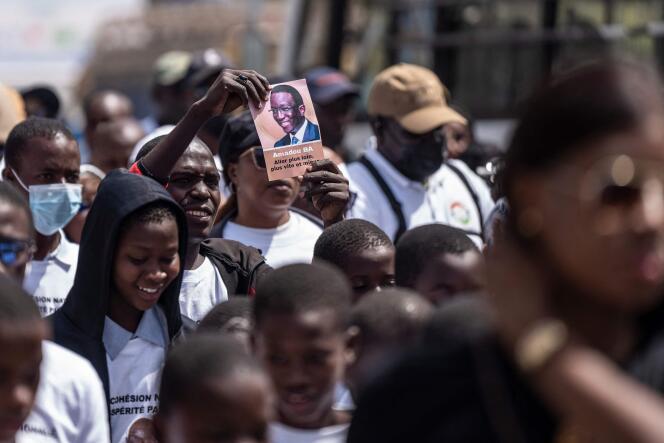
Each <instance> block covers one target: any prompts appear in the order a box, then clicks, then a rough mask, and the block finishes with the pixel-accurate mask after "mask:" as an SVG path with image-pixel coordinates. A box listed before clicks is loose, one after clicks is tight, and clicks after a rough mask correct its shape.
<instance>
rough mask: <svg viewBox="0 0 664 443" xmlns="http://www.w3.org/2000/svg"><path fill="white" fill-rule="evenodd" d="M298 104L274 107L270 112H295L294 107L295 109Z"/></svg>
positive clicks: (274, 113)
mask: <svg viewBox="0 0 664 443" xmlns="http://www.w3.org/2000/svg"><path fill="white" fill-rule="evenodd" d="M296 107H297V106H282V107H280V108H272V109H270V112H271V113H272V115H277V114H279V113H280V112H281V114H282V115H283V114H289V113H291V112H293V109H295V108H296Z"/></svg>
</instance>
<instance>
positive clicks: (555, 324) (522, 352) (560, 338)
mask: <svg viewBox="0 0 664 443" xmlns="http://www.w3.org/2000/svg"><path fill="white" fill-rule="evenodd" d="M568 339H569V332H568V330H567V326H565V324H564V323H563V322H562V321H560V320H557V319H554V318H547V319H543V320H540V321H538V322H537V323H535V324H534V325H533V326H532V327H531V328H530V329H529V330H528V331H527V332H526V333H525V334H524V335H522V336H521V338H519V339H518V340H517V342H516V346H515V348H514V357H515V360H516V363H517V365H518V366H519V368H521V370H522V371H523V372H526V373H529V372H535V371H537V370H538V369H540V368H542V367H543V366H544V365H545V364H547V363H548V362H549V361H550V360H551V359H552V358H553V357H554V356H555V355H556V354H557V353H558V351H560V350H561V349H562V348H563V347H564V346H565V345H566V344H567V342H568Z"/></svg>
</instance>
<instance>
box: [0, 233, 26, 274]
mask: <svg viewBox="0 0 664 443" xmlns="http://www.w3.org/2000/svg"><path fill="white" fill-rule="evenodd" d="M34 251H35V246H34V243H33V242H32V241H30V240H16V239H10V238H0V262H2V264H3V265H5V266H8V267H14V266H19V265H23V264H25V263H27V262H29V261H30V260H31V259H32V254H34Z"/></svg>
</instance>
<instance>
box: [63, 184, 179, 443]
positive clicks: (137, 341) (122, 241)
mask: <svg viewBox="0 0 664 443" xmlns="http://www.w3.org/2000/svg"><path fill="white" fill-rule="evenodd" d="M186 241H187V229H186V220H185V216H184V214H183V212H182V209H181V208H180V207H179V205H178V204H177V203H176V202H175V201H173V199H172V198H171V197H170V195H169V194H168V192H166V190H165V189H164V188H163V186H161V185H160V184H158V183H157V182H155V181H154V180H150V179H148V178H145V177H141V176H139V175H135V174H128V173H125V172H112V173H111V174H109V175H108V176H107V177H106V179H105V180H104V181H103V182H102V184H101V186H100V187H99V191H98V193H97V197H96V199H95V204H94V205H93V206H92V208H91V210H90V213H89V215H88V219H87V221H86V224H85V227H84V229H83V236H82V242H81V249H80V255H79V260H80V262H79V264H80V266H79V268H78V270H77V272H76V277H75V280H74V286H73V287H72V289H71V291H70V293H69V296H68V298H67V300H66V302H65V304H64V305H63V307H62V308H61V309H60V310H59V311H58V312H56V313H55V314H54V315H53V316H52V320H53V326H54V335H55V341H56V342H57V343H59V344H61V345H62V346H65V347H67V348H69V349H71V350H73V351H74V352H77V353H79V354H80V355H82V356H84V357H85V358H87V359H88V360H89V361H90V362H91V363H92V365H93V366H94V368H95V369H96V371H97V373H98V374H99V376H100V378H101V379H102V382H103V384H104V389H105V393H106V397H107V400H108V405H109V413H110V422H111V440H112V441H113V442H119V441H124V438H125V437H126V433H127V430H128V428H129V426H130V425H131V423H132V422H133V421H135V420H136V419H138V418H141V417H150V416H151V415H152V414H154V413H155V412H156V411H157V407H158V389H159V373H160V371H161V367H162V365H163V362H164V358H165V353H166V349H167V348H168V346H169V345H170V343H171V342H172V341H173V339H174V338H175V336H176V335H178V334H180V333H181V332H182V327H183V321H182V318H181V316H180V309H179V306H178V295H179V292H180V283H181V280H182V266H181V264H182V263H183V261H184V256H185V251H186Z"/></svg>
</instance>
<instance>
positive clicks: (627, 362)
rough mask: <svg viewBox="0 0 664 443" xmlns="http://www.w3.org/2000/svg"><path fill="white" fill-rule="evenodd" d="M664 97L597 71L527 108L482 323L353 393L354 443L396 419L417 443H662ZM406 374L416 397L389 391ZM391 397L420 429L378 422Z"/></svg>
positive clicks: (608, 70)
mask: <svg viewBox="0 0 664 443" xmlns="http://www.w3.org/2000/svg"><path fill="white" fill-rule="evenodd" d="M661 94H662V86H661V83H660V81H659V79H658V77H657V76H656V74H654V73H653V72H651V71H650V70H649V69H647V68H645V67H643V66H639V65H635V64H631V63H627V62H602V63H593V64H589V65H586V66H584V67H582V68H579V69H576V70H574V71H572V72H570V73H568V74H567V75H565V76H562V77H560V78H558V79H557V80H556V81H554V82H553V83H550V84H549V86H548V87H546V88H545V89H543V90H542V91H541V92H540V93H538V94H537V95H535V96H534V97H533V98H532V100H531V101H530V102H529V103H528V105H527V106H526V108H525V109H524V113H523V117H522V119H521V120H520V122H519V125H518V127H517V129H516V131H515V134H514V137H513V140H512V143H511V145H510V148H509V150H508V153H507V157H506V170H505V182H504V185H505V192H506V195H507V199H508V201H509V203H510V210H511V212H510V219H509V222H508V229H507V230H506V232H505V235H503V236H502V238H498V239H496V244H494V247H493V248H492V252H491V254H490V255H491V256H490V257H489V265H490V266H489V268H490V275H489V277H490V278H489V281H490V288H491V297H490V299H491V304H492V307H493V314H494V318H492V319H491V320H490V322H488V323H490V324H489V325H488V326H487V328H485V329H483V332H481V333H480V332H478V329H477V328H475V329H473V330H468V331H467V334H466V335H465V336H464V332H463V331H455V334H456V336H457V337H458V339H457V340H456V341H454V340H449V339H448V340H447V342H446V343H444V344H443V345H441V344H440V343H438V345H437V348H436V347H435V346H434V347H430V348H428V349H427V350H426V351H423V352H420V353H419V354H417V355H415V356H411V357H410V359H409V361H408V362H404V363H403V364H402V365H401V366H400V367H397V368H395V369H394V370H392V371H391V372H390V373H389V374H386V375H385V377H384V379H383V380H382V381H379V382H378V383H377V384H376V386H374V389H373V390H372V391H369V390H368V391H367V392H366V396H365V397H364V399H360V402H359V405H358V409H357V411H356V415H355V418H354V424H353V426H351V430H350V433H349V439H348V441H349V442H350V443H356V442H363V441H367V442H368V441H370V440H369V438H373V439H375V441H383V442H390V441H394V442H396V441H399V438H400V437H404V435H405V434H400V429H399V426H400V424H401V425H403V423H408V428H409V429H411V430H412V429H418V426H422V429H421V430H420V431H418V432H419V433H420V434H418V435H417V436H413V435H412V434H411V436H410V437H411V439H412V441H420V442H426V441H447V442H453V441H514V442H547V441H589V440H588V438H590V440H591V441H602V442H603V441H612V442H615V441H662V438H663V436H664V402H663V401H662V399H661V397H660V396H659V395H658V394H657V393H656V392H659V393H661V392H663V391H664V335H663V332H664V316H663V315H662V312H664V311H663V309H662V307H663V306H664V305H663V304H662V296H663V295H664V124H663V122H664V102H663V101H662V96H661ZM476 314H477V315H479V314H478V313H476V312H475V313H473V312H468V310H466V312H465V313H464V312H463V310H457V311H455V312H454V313H452V314H450V316H448V317H447V318H445V316H442V317H441V318H443V319H444V321H449V319H450V318H451V317H454V316H455V315H456V316H459V315H468V316H469V318H470V317H472V316H473V315H476ZM457 320H458V319H457ZM457 324H459V323H457ZM460 324H463V322H461V323H460ZM444 327H445V325H444V324H443V325H442V326H441V328H442V329H444ZM480 329H482V328H480ZM487 331H488V332H487ZM441 348H444V349H442V350H441ZM422 368H424V369H422ZM407 379H410V380H419V383H420V384H421V385H422V386H426V389H424V388H423V390H422V391H421V392H419V391H418V390H417V389H413V387H412V386H410V387H409V388H408V389H406V388H405V387H404V388H403V389H400V388H401V387H402V384H403V383H404V381H403V380H407ZM425 380H426V381H427V382H428V383H425ZM637 380H638V381H637ZM646 386H647V387H646ZM434 390H435V391H437V392H434ZM388 391H389V394H390V395H391V396H392V397H393V398H400V403H401V404H404V405H407V406H406V411H394V412H392V413H393V414H399V413H400V412H401V413H402V414H404V416H406V417H411V416H412V417H423V419H422V421H418V420H419V419H418V418H413V419H412V420H409V419H403V420H401V421H400V423H399V422H397V420H396V417H395V420H390V419H389V417H388V416H386V414H385V410H384V409H381V407H380V404H381V403H382V402H384V401H385V398H381V395H385V392H388ZM402 391H404V392H403V393H404V395H403V396H402V395H401V394H402ZM408 397H410V399H409V398H408ZM409 400H410V401H409ZM414 403H417V404H414ZM391 404H392V405H394V403H391ZM363 405H364V406H365V407H364V409H363ZM372 408H373V410H372ZM435 410H437V411H439V412H437V414H439V415H438V417H439V418H440V419H439V420H437V421H432V420H431V414H432V411H435ZM460 411H462V412H460ZM374 414H377V417H378V416H381V415H382V416H381V417H380V418H379V419H378V423H379V425H378V426H373V425H372V423H373V420H372V416H373V415H374ZM387 415H389V414H387ZM426 417H429V419H428V420H427V419H426ZM389 423H392V424H393V425H388V424H389ZM369 430H372V431H374V434H373V435H372V436H371V437H368V436H369V434H367V433H366V432H367V431H369ZM375 431H378V432H377V433H378V434H381V435H376V432H375ZM383 434H385V438H384V439H383V438H381V437H382V436H383ZM570 438H571V440H570Z"/></svg>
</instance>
